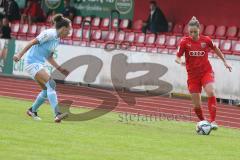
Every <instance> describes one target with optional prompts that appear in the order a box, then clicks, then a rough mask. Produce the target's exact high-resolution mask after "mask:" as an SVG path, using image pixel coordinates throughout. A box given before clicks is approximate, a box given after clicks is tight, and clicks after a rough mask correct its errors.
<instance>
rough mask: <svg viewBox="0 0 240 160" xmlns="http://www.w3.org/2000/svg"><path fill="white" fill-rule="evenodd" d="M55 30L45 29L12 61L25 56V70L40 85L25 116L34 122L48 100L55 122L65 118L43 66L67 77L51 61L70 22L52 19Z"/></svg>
mask: <svg viewBox="0 0 240 160" xmlns="http://www.w3.org/2000/svg"><path fill="white" fill-rule="evenodd" d="M53 22H54V26H55V28H52V29H47V30H44V31H43V32H41V33H40V34H39V35H38V36H37V37H36V38H35V39H33V40H32V41H30V42H29V43H28V44H27V45H26V46H25V47H24V48H23V50H22V51H21V52H19V53H18V54H16V55H15V56H14V57H13V59H14V61H15V62H18V61H19V60H20V59H21V57H22V56H23V55H24V54H25V53H26V56H25V59H24V60H25V62H24V64H25V70H26V71H27V72H28V73H29V75H30V76H31V77H32V78H33V79H34V80H35V81H36V82H37V83H38V84H39V85H40V87H41V88H42V91H41V92H40V93H39V95H38V96H37V98H36V100H35V102H34V103H33V105H32V107H31V108H29V109H28V111H27V114H28V115H29V116H31V117H33V119H35V120H41V118H40V117H39V116H38V114H37V110H38V108H39V107H40V106H41V105H42V104H43V103H44V101H45V100H46V99H47V98H48V100H49V103H50V105H51V107H52V109H53V111H54V114H55V122H61V120H62V119H63V118H65V117H66V116H67V114H66V113H60V111H59V106H58V100H57V94H56V91H55V87H56V83H55V81H54V80H53V79H51V77H50V76H49V74H48V73H47V72H46V71H45V70H44V68H43V64H44V63H45V61H46V60H48V62H49V63H50V64H51V65H53V66H54V67H55V68H56V69H58V70H59V71H60V72H61V73H62V74H64V75H65V76H67V75H68V74H69V72H68V71H67V70H65V69H63V68H62V67H60V66H59V65H58V64H57V63H56V61H55V60H54V59H53V53H54V50H55V48H56V47H57V46H58V45H59V42H60V38H64V37H66V36H67V35H68V34H69V32H70V30H71V21H70V20H69V19H67V18H64V17H63V16H62V15H61V14H57V15H55V16H54V17H53Z"/></svg>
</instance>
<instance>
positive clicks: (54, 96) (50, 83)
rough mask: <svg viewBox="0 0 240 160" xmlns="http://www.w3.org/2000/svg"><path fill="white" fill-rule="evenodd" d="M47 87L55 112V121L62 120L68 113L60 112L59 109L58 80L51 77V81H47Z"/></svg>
mask: <svg viewBox="0 0 240 160" xmlns="http://www.w3.org/2000/svg"><path fill="white" fill-rule="evenodd" d="M46 87H47V97H48V100H49V103H50V105H51V107H52V109H53V111H54V114H55V122H61V120H62V119H64V118H66V117H67V113H60V111H59V106H58V99H57V93H56V90H55V88H56V82H55V81H54V80H53V79H49V81H48V82H47V83H46Z"/></svg>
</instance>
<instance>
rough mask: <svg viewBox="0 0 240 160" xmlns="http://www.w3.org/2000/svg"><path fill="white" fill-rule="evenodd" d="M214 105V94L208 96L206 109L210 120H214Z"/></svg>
mask: <svg viewBox="0 0 240 160" xmlns="http://www.w3.org/2000/svg"><path fill="white" fill-rule="evenodd" d="M216 105H217V101H216V97H215V96H213V97H208V110H209V114H210V122H213V121H215V118H216Z"/></svg>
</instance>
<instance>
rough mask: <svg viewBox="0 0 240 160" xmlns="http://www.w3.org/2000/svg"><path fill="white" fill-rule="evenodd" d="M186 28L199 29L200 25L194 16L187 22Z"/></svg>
mask: <svg viewBox="0 0 240 160" xmlns="http://www.w3.org/2000/svg"><path fill="white" fill-rule="evenodd" d="M188 26H190V27H192V26H196V27H198V28H200V23H199V21H198V20H197V18H196V17H195V16H193V17H192V19H191V20H190V21H189V22H188Z"/></svg>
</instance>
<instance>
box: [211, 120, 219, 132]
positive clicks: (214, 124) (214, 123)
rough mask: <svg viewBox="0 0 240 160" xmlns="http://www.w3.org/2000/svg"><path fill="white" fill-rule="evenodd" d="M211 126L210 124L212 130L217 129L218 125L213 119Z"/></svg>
mask: <svg viewBox="0 0 240 160" xmlns="http://www.w3.org/2000/svg"><path fill="white" fill-rule="evenodd" d="M211 126H212V130H217V129H218V125H217V123H216V122H215V121H213V122H211Z"/></svg>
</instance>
